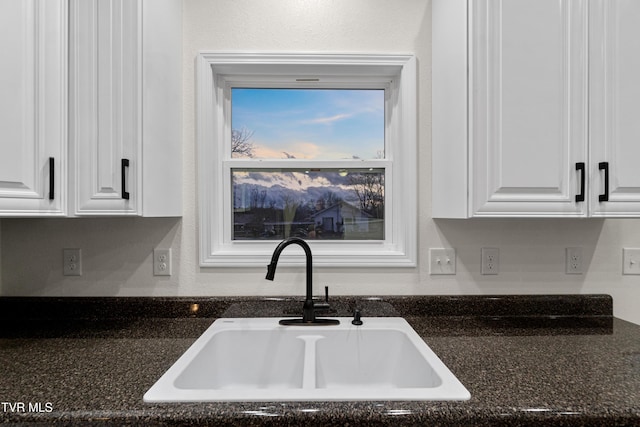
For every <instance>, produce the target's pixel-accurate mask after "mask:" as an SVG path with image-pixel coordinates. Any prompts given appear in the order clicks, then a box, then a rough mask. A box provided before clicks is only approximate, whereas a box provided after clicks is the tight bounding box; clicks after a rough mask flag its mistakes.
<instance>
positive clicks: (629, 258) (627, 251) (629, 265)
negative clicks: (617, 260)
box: [622, 248, 640, 274]
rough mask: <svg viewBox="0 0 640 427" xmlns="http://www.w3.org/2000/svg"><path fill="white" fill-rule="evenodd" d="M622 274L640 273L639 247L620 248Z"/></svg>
mask: <svg viewBox="0 0 640 427" xmlns="http://www.w3.org/2000/svg"><path fill="white" fill-rule="evenodd" d="M622 262H623V264H622V274H640V249H636V248H623V249H622Z"/></svg>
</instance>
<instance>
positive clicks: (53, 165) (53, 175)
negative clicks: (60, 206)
mask: <svg viewBox="0 0 640 427" xmlns="http://www.w3.org/2000/svg"><path fill="white" fill-rule="evenodd" d="M55 179H56V161H55V159H54V158H53V157H49V200H53V198H54V197H55V192H54V189H55V183H56V181H55Z"/></svg>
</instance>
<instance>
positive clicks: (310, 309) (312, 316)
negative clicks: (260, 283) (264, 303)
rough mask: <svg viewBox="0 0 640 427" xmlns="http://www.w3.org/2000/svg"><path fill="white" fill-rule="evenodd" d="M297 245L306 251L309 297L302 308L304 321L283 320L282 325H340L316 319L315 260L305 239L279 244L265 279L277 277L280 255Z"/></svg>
mask: <svg viewBox="0 0 640 427" xmlns="http://www.w3.org/2000/svg"><path fill="white" fill-rule="evenodd" d="M292 244H296V245H300V246H301V247H302V249H304V253H305V255H306V258H307V291H306V293H307V295H306V297H305V300H304V306H303V307H302V319H293V320H281V321H280V323H281V324H283V325H289V324H303V325H304V324H306V325H309V324H320V323H322V324H338V323H339V321H337V320H332V319H316V313H315V307H314V302H313V283H312V276H313V259H312V255H311V248H310V247H309V244H308V243H307V242H305V241H304V240H303V239H301V238H299V237H289V238H288V239H284V240H283V241H282V242H280V243H279V244H278V246H277V247H276V249H275V250H274V251H273V255H272V256H271V264H269V265H268V266H267V275H266V277H265V279H267V280H273V278H274V277H275V275H276V266H277V265H278V259H280V254H281V253H282V251H283V250H284V248H286V247H287V246H289V245H292Z"/></svg>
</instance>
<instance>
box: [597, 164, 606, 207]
mask: <svg viewBox="0 0 640 427" xmlns="http://www.w3.org/2000/svg"><path fill="white" fill-rule="evenodd" d="M598 169H600V170H603V171H604V194H600V195H599V196H598V200H600V201H601V202H608V201H609V162H600V163H598Z"/></svg>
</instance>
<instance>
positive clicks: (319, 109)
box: [231, 88, 384, 160]
mask: <svg viewBox="0 0 640 427" xmlns="http://www.w3.org/2000/svg"><path fill="white" fill-rule="evenodd" d="M231 96H232V98H231V105H232V113H231V126H232V128H233V129H238V130H239V129H243V128H244V129H246V130H248V131H250V132H253V136H252V138H251V142H252V143H253V144H254V147H255V150H254V158H263V159H268V158H271V159H284V158H287V157H289V156H293V157H295V158H297V159H314V160H336V159H352V158H354V156H356V157H358V158H362V159H374V158H377V157H378V153H380V152H383V150H384V90H382V89H366V90H347V89H256V88H233V89H232V94H231Z"/></svg>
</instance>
